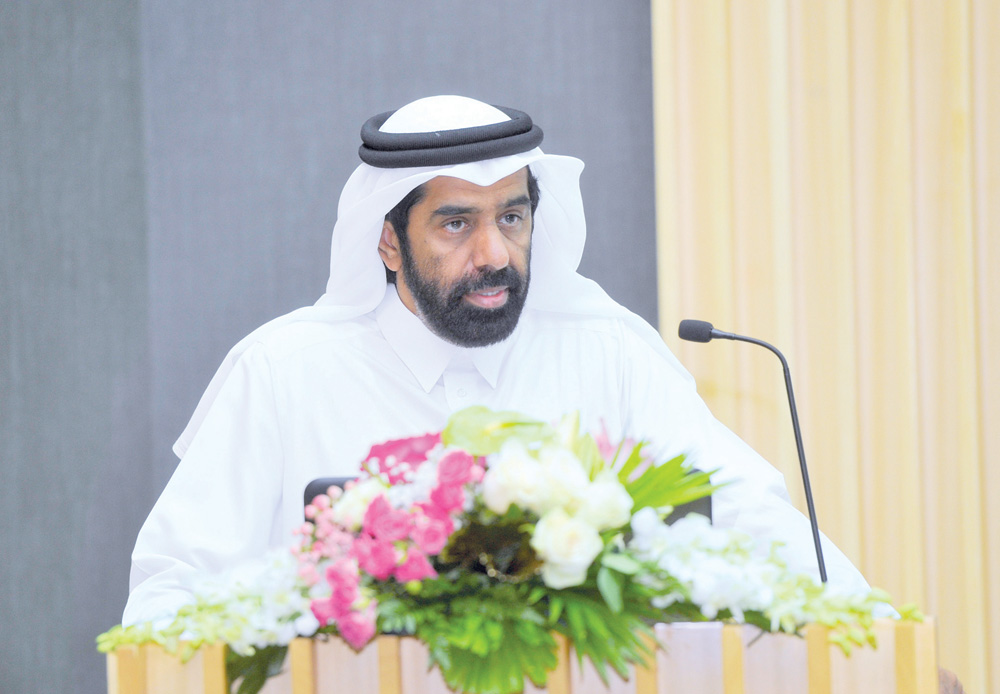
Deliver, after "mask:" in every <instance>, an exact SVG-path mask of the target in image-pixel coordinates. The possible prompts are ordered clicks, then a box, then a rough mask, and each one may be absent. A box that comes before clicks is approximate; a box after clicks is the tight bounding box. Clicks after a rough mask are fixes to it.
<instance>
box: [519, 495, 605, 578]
mask: <svg viewBox="0 0 1000 694" xmlns="http://www.w3.org/2000/svg"><path fill="white" fill-rule="evenodd" d="M531 547H532V548H533V549H534V550H535V552H537V553H538V556H539V558H540V559H541V560H542V580H543V581H545V585H547V586H549V587H550V588H556V589H558V588H569V587H570V586H578V585H580V584H581V583H583V582H584V581H585V580H586V578H587V569H588V568H590V565H591V564H592V563H593V561H594V559H595V558H596V557H597V555H598V554H600V553H601V550H602V549H603V548H604V544H603V543H602V542H601V536H600V535H599V534H598V533H597V531H596V530H595V529H594V526H592V525H590V524H589V523H585V522H584V521H582V520H580V519H579V518H574V517H572V516H570V515H569V514H567V513H566V512H565V511H563V510H562V509H558V508H557V509H554V510H552V511H549V512H548V513H547V514H545V516H543V517H542V519H541V520H540V521H538V523H537V524H536V525H535V532H534V535H532V537H531Z"/></svg>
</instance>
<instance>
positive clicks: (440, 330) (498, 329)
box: [400, 246, 531, 347]
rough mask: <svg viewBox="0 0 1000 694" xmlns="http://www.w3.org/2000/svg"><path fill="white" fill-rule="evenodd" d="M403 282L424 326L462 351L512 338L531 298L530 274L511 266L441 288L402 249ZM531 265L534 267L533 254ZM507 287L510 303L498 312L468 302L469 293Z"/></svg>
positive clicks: (408, 253)
mask: <svg viewBox="0 0 1000 694" xmlns="http://www.w3.org/2000/svg"><path fill="white" fill-rule="evenodd" d="M400 251H401V253H400V254H401V255H402V259H403V267H402V271H403V279H404V280H406V286H407V287H408V288H409V290H410V293H411V294H412V295H413V299H414V301H416V304H417V310H418V311H419V314H420V317H421V318H422V319H423V321H424V324H425V325H427V327H428V328H430V330H431V332H433V333H434V334H435V335H437V336H438V337H440V338H442V339H444V340H447V341H448V342H451V343H452V344H456V345H458V346H460V347H485V346H486V345H492V344H495V343H497V342H500V341H502V340H506V339H507V338H508V337H510V334H511V333H512V332H514V328H516V327H517V321H518V320H519V319H520V317H521V310H522V309H523V308H524V300H525V299H526V298H527V296H528V283H529V282H530V277H531V276H530V272H529V271H527V270H526V271H525V273H524V274H523V275H522V274H521V273H520V272H518V271H517V270H515V269H514V268H513V267H511V266H510V265H508V266H507V267H505V268H503V269H501V270H493V271H488V272H483V273H481V274H479V275H476V276H474V277H463V278H462V279H460V280H459V281H458V282H456V283H455V284H453V285H452V286H451V287H442V286H441V285H439V284H438V283H437V282H435V281H434V280H433V279H430V278H427V277H424V276H423V275H422V274H421V273H420V271H419V270H418V269H417V267H416V265H415V264H414V262H413V257H412V256H411V255H410V252H409V248H407V247H405V246H404V247H403V248H401V249H400ZM527 260H528V265H529V266H530V264H531V258H530V253H529V257H528V259H527ZM491 287H507V301H506V303H504V305H503V306H499V307H497V308H480V307H479V306H473V305H472V304H470V303H469V302H467V301H465V298H464V297H465V295H466V294H468V293H469V292H474V291H478V290H480V289H489V288H491Z"/></svg>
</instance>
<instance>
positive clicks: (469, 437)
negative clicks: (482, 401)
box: [441, 405, 556, 456]
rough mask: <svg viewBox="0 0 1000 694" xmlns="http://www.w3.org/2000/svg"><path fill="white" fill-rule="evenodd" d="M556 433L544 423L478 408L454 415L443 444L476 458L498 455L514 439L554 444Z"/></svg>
mask: <svg viewBox="0 0 1000 694" xmlns="http://www.w3.org/2000/svg"><path fill="white" fill-rule="evenodd" d="M555 434H556V432H555V429H553V428H552V427H551V426H549V425H548V424H545V423H544V422H539V421H538V420H535V419H531V418H530V417H525V416H524V415H522V414H519V413H517V412H494V411H493V410H491V409H489V408H487V407H482V406H479V405H477V406H474V407H467V408H465V409H464V410H461V411H459V412H456V413H455V414H453V415H452V416H451V417H450V418H449V420H448V425H447V426H446V427H445V429H444V431H442V432H441V442H442V443H443V444H445V445H446V446H457V447H458V448H462V449H464V450H465V451H467V452H468V453H470V454H472V455H475V456H484V455H490V454H491V453H496V452H498V451H499V450H500V448H501V446H503V444H504V442H506V441H508V440H510V439H517V440H521V441H524V442H525V443H527V444H537V443H541V442H544V441H549V440H552V439H553V438H554V437H555Z"/></svg>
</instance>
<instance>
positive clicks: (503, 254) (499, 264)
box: [472, 222, 510, 270]
mask: <svg viewBox="0 0 1000 694" xmlns="http://www.w3.org/2000/svg"><path fill="white" fill-rule="evenodd" d="M474 243H475V246H474V247H473V249H472V262H473V264H474V265H475V267H476V269H490V270H502V269H503V268H505V267H507V265H508V264H510V252H509V251H508V250H507V237H506V236H504V234H503V232H502V231H500V228H499V227H498V226H497V224H496V222H490V223H489V224H485V225H483V226H481V227H480V228H479V229H477V230H476V233H475V236H474Z"/></svg>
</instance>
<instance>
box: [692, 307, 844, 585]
mask: <svg viewBox="0 0 1000 694" xmlns="http://www.w3.org/2000/svg"><path fill="white" fill-rule="evenodd" d="M677 336H678V337H680V338H681V339H682V340H687V341H688V342H711V341H712V340H713V339H719V340H738V341H739V342H749V343H750V344H754V345H760V346H761V347H766V348H767V349H769V350H771V351H772V352H774V353H775V354H776V355H778V359H780V360H781V366H782V368H784V370H785V390H787V391H788V407H789V409H791V411H792V429H793V430H794V431H795V445H796V447H797V448H798V452H799V467H800V468H801V469H802V486H803V488H804V489H805V493H806V506H807V507H808V508H809V524H810V526H812V536H813V544H814V545H815V546H816V561H817V562H818V563H819V577H820V580H822V581H823V583H826V563H825V562H824V561H823V546H822V545H821V544H820V540H819V524H818V523H817V522H816V506H815V504H814V503H813V495H812V487H811V486H810V485H809V469H808V468H807V467H806V454H805V450H804V449H803V447H802V430H801V429H800V428H799V414H798V411H797V410H796V409H795V395H794V394H793V393H792V375H791V373H790V372H789V370H788V362H787V361H785V355H783V354H782V353H781V352H779V351H778V349H777V348H776V347H774V346H773V345H770V344H768V343H766V342H764V341H763V340H758V339H756V338H753V337H745V336H743V335H737V334H735V333H727V332H723V331H722V330H716V329H715V328H714V327H712V324H711V323H709V322H707V321H703V320H682V321H681V324H680V325H679V326H678V328H677Z"/></svg>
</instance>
